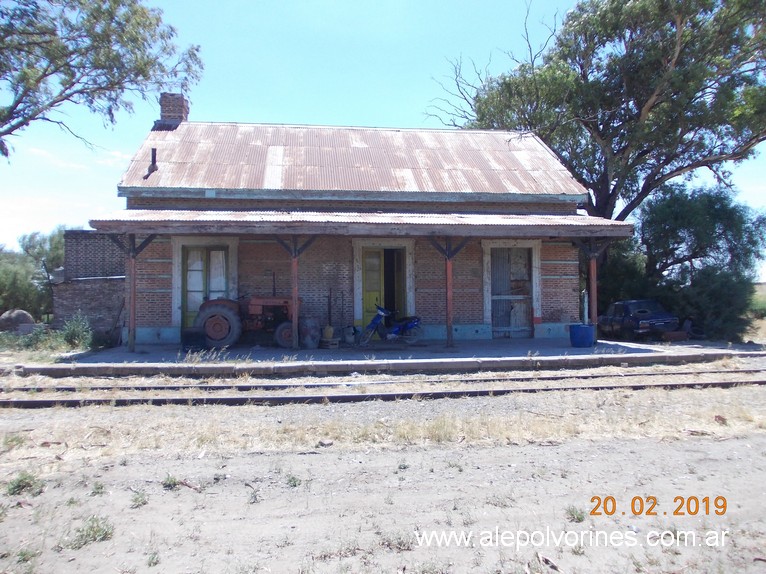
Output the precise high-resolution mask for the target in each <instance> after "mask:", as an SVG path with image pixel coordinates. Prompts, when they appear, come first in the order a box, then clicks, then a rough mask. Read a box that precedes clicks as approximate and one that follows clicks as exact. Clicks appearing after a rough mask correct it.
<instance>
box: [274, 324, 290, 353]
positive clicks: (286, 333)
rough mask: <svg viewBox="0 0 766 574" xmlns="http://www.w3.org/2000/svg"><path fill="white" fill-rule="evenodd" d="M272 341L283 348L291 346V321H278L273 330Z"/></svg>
mask: <svg viewBox="0 0 766 574" xmlns="http://www.w3.org/2000/svg"><path fill="white" fill-rule="evenodd" d="M274 342H275V343H276V344H277V345H279V346H280V347H282V348H283V349H292V347H293V324H292V322H291V321H285V322H284V323H280V324H279V325H278V326H277V328H276V329H275V330H274Z"/></svg>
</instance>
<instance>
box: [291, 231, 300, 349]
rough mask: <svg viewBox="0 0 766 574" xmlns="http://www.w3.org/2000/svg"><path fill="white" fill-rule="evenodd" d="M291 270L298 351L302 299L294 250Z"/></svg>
mask: <svg viewBox="0 0 766 574" xmlns="http://www.w3.org/2000/svg"><path fill="white" fill-rule="evenodd" d="M293 245H295V237H293ZM290 269H291V272H292V273H291V279H290V282H291V284H292V288H293V289H292V294H293V349H298V348H299V347H300V341H298V316H299V315H300V309H299V301H300V298H299V297H298V255H297V254H296V253H295V250H293V254H292V261H291V264H290Z"/></svg>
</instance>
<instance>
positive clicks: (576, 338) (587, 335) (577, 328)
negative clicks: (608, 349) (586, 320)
mask: <svg viewBox="0 0 766 574" xmlns="http://www.w3.org/2000/svg"><path fill="white" fill-rule="evenodd" d="M569 342H570V343H572V346H573V347H592V346H593V345H595V344H596V326H595V325H583V324H582V323H575V324H573V325H569Z"/></svg>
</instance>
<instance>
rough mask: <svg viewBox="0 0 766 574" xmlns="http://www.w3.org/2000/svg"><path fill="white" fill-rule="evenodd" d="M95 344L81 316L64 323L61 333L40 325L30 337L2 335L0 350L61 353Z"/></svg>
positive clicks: (78, 315)
mask: <svg viewBox="0 0 766 574" xmlns="http://www.w3.org/2000/svg"><path fill="white" fill-rule="evenodd" d="M94 344H95V341H94V337H93V331H92V330H91V328H90V326H89V324H88V321H87V319H86V318H85V317H83V316H82V315H81V314H79V313H78V314H75V316H74V317H73V318H72V319H70V320H68V321H67V322H66V323H64V326H63V327H62V328H61V330H60V331H54V330H52V329H49V328H48V327H46V326H44V325H38V326H37V327H35V329H34V330H33V331H32V332H31V333H29V334H28V335H16V334H14V333H0V349H10V350H26V351H61V350H65V349H70V350H72V349H88V348H92V347H93V346H94Z"/></svg>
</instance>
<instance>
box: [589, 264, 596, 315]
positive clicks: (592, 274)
mask: <svg viewBox="0 0 766 574" xmlns="http://www.w3.org/2000/svg"><path fill="white" fill-rule="evenodd" d="M596 259H597V256H595V255H591V256H590V258H589V260H588V297H589V301H588V309H589V310H590V322H591V324H592V325H596V324H597V323H598V265H597V264H596V263H597V261H596Z"/></svg>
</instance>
